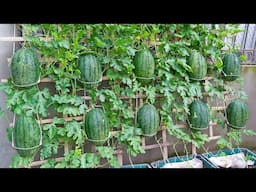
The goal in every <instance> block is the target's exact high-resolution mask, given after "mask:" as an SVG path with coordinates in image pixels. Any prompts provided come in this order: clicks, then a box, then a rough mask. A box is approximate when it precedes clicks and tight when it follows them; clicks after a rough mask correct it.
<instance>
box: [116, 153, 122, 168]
mask: <svg viewBox="0 0 256 192" xmlns="http://www.w3.org/2000/svg"><path fill="white" fill-rule="evenodd" d="M117 160H118V163H119V164H120V166H122V165H123V151H122V150H118V153H117Z"/></svg>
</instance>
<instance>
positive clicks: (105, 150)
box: [96, 146, 114, 159]
mask: <svg viewBox="0 0 256 192" xmlns="http://www.w3.org/2000/svg"><path fill="white" fill-rule="evenodd" d="M96 150H97V151H98V152H99V154H100V156H101V157H102V158H108V159H111V158H112V157H113V154H114V150H113V148H111V147H103V146H98V147H96Z"/></svg>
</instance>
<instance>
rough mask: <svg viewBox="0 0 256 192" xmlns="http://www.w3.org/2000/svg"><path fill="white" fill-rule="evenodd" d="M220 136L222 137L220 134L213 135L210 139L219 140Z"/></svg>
mask: <svg viewBox="0 0 256 192" xmlns="http://www.w3.org/2000/svg"><path fill="white" fill-rule="evenodd" d="M219 138H221V136H220V135H218V136H212V137H209V140H210V141H213V140H217V139H219Z"/></svg>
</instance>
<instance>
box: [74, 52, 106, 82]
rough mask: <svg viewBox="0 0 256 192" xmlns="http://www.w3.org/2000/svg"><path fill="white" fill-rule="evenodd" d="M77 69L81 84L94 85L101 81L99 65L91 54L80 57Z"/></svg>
mask: <svg viewBox="0 0 256 192" xmlns="http://www.w3.org/2000/svg"><path fill="white" fill-rule="evenodd" d="M78 68H79V71H80V73H81V78H80V81H81V82H82V83H84V84H89V85H95V84H97V83H98V82H100V81H101V80H102V69H101V65H100V63H99V62H98V61H97V58H96V57H95V56H94V55H93V54H84V55H81V56H80V57H79V59H78Z"/></svg>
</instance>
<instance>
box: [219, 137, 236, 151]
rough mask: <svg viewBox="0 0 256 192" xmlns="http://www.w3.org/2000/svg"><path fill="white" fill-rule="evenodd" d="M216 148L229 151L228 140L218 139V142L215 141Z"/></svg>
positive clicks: (230, 146) (229, 144)
mask: <svg viewBox="0 0 256 192" xmlns="http://www.w3.org/2000/svg"><path fill="white" fill-rule="evenodd" d="M216 144H217V146H218V147H219V148H220V149H223V148H229V149H231V148H232V144H231V143H230V142H229V141H228V140H226V139H225V138H223V137H222V138H220V139H218V141H217V143H216Z"/></svg>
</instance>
